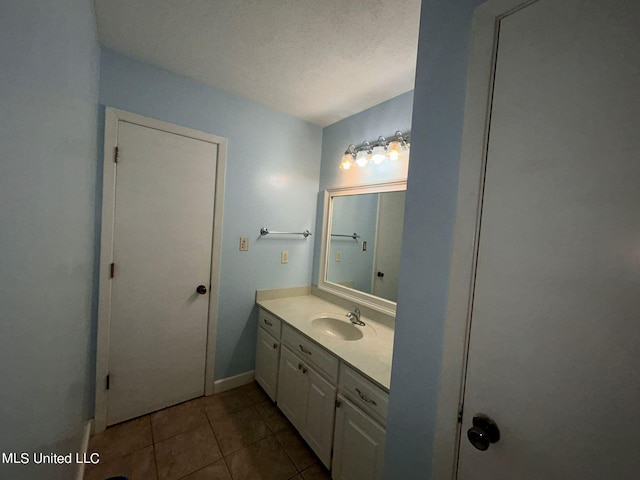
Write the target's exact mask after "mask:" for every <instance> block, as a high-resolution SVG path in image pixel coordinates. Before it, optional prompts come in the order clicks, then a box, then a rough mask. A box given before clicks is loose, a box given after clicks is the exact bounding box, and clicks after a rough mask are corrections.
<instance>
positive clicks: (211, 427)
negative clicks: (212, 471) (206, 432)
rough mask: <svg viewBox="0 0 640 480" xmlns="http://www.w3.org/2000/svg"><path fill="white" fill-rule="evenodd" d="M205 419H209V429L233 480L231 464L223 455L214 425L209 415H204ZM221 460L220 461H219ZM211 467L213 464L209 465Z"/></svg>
mask: <svg viewBox="0 0 640 480" xmlns="http://www.w3.org/2000/svg"><path fill="white" fill-rule="evenodd" d="M204 416H205V417H207V423H208V424H209V428H210V429H211V433H212V434H213V438H215V440H216V445H218V450H220V455H221V457H222V461H223V462H224V465H225V467H227V473H228V474H229V477H230V478H231V480H233V475H232V473H231V468H230V467H229V463H228V462H227V458H226V457H225V455H224V453H222V447H220V442H219V441H218V436H217V435H216V431H215V430H214V429H213V424H212V423H211V419H210V418H209V415H207V414H206V412H205V414H204ZM218 460H220V459H218ZM218 460H215V461H214V462H212V463H215V462H217V461H218ZM209 465H211V464H209Z"/></svg>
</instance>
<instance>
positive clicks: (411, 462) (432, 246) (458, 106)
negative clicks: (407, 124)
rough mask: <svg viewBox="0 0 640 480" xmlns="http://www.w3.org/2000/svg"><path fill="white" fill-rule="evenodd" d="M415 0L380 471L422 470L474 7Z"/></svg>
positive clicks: (428, 444) (399, 474) (431, 427)
mask: <svg viewBox="0 0 640 480" xmlns="http://www.w3.org/2000/svg"><path fill="white" fill-rule="evenodd" d="M480 3H482V0H454V1H451V0H423V2H422V13H421V25H420V39H419V45H418V63H417V72H416V88H415V91H414V108H413V131H412V142H411V163H410V164H409V179H408V187H407V203H406V210H405V221H404V233H403V243H402V248H403V250H402V259H401V263H400V288H399V297H398V310H397V317H396V330H395V345H394V350H393V351H394V357H393V369H392V375H391V396H390V404H389V418H388V423H387V443H386V457H385V478H386V479H389V480H391V479H397V478H412V479H428V478H431V475H430V464H431V452H432V447H433V435H434V431H435V423H436V422H435V420H436V413H437V412H436V410H437V396H438V382H439V373H440V365H441V357H442V342H443V337H444V322H445V313H446V307H447V291H448V284H449V263H450V260H451V246H452V243H453V227H454V222H455V210H456V199H457V189H458V166H459V160H460V145H461V139H462V123H463V114H464V100H465V88H466V75H467V60H468V44H469V39H470V33H471V18H472V16H473V11H474V9H475V7H476V6H477V5H479V4H480Z"/></svg>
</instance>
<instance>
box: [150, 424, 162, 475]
mask: <svg viewBox="0 0 640 480" xmlns="http://www.w3.org/2000/svg"><path fill="white" fill-rule="evenodd" d="M149 430H150V431H151V445H152V446H153V463H155V465H156V480H160V469H159V468H158V455H156V438H155V435H154V434H153V422H152V421H151V414H149Z"/></svg>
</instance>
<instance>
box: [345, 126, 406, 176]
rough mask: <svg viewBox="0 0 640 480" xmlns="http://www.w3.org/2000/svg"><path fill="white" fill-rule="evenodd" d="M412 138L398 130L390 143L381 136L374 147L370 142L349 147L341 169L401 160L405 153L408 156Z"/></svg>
mask: <svg viewBox="0 0 640 480" xmlns="http://www.w3.org/2000/svg"><path fill="white" fill-rule="evenodd" d="M410 137H411V134H410V133H402V132H401V131H400V130H397V131H396V133H395V134H394V135H393V137H392V140H390V141H388V140H387V139H386V138H385V137H383V136H380V137H378V140H377V141H375V142H374V143H373V146H372V144H371V143H369V142H362V144H361V145H360V146H358V147H356V146H355V145H353V144H352V145H349V146H348V147H347V150H346V151H345V152H344V155H343V156H342V160H341V162H340V169H341V170H349V169H350V168H351V167H353V165H354V162H355V165H357V166H358V167H366V166H367V165H370V164H374V165H380V164H381V163H383V162H384V161H385V160H391V161H396V160H398V159H400V158H401V156H403V154H405V152H406V154H407V156H408V152H409V148H410V143H409V139H410Z"/></svg>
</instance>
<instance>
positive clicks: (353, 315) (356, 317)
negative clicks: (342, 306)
mask: <svg viewBox="0 0 640 480" xmlns="http://www.w3.org/2000/svg"><path fill="white" fill-rule="evenodd" d="M347 318H348V319H349V320H351V323H353V324H354V325H360V326H361V327H363V326H364V322H363V321H362V320H360V309H359V308H358V307H354V309H353V312H349V313H347Z"/></svg>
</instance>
